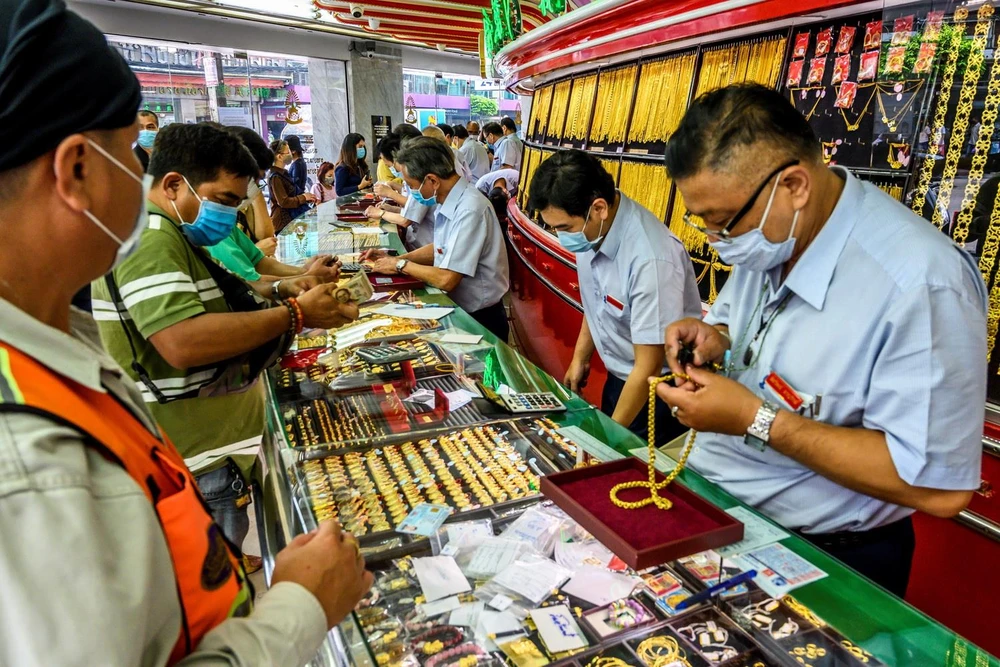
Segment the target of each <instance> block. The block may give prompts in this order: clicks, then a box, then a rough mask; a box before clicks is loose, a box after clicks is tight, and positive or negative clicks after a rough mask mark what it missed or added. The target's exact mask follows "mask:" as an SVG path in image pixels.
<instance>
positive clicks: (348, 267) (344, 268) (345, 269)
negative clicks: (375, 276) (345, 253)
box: [340, 263, 365, 273]
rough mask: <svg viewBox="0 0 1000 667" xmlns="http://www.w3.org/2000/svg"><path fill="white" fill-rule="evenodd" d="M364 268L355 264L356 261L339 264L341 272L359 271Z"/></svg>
mask: <svg viewBox="0 0 1000 667" xmlns="http://www.w3.org/2000/svg"><path fill="white" fill-rule="evenodd" d="M364 270H365V267H363V266H362V265H360V264H357V263H348V264H341V265H340V272H341V273H361V272H362V271H364Z"/></svg>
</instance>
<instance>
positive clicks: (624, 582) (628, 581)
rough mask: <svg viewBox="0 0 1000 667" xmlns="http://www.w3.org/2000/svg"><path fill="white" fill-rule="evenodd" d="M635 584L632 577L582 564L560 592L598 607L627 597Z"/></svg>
mask: <svg viewBox="0 0 1000 667" xmlns="http://www.w3.org/2000/svg"><path fill="white" fill-rule="evenodd" d="M636 584H638V581H637V580H636V579H635V578H634V577H630V576H627V575H624V574H618V573H616V572H608V571H607V570H602V569H599V568H596V567H587V566H584V567H581V568H580V569H579V570H577V572H576V574H574V575H573V578H572V579H570V580H569V582H568V583H566V585H564V586H563V587H562V592H563V593H568V594H570V595H573V596H575V597H578V598H580V599H581V600H586V601H587V602H589V603H591V604H594V605H597V606H599V607H600V606H603V605H606V604H611V603H612V602H614V601H615V600H621V599H622V598H624V597H627V596H628V595H629V593H631V592H632V589H633V588H635V587H636Z"/></svg>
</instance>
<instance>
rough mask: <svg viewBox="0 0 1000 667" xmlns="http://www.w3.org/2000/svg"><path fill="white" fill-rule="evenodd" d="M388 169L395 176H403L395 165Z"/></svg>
mask: <svg viewBox="0 0 1000 667" xmlns="http://www.w3.org/2000/svg"><path fill="white" fill-rule="evenodd" d="M389 171H391V172H392V175H393V176H395V177H396V178H402V177H403V172H401V171H400V170H398V169H396V168H395V167H389Z"/></svg>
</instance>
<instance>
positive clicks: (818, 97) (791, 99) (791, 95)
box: [788, 88, 823, 120]
mask: <svg viewBox="0 0 1000 667" xmlns="http://www.w3.org/2000/svg"><path fill="white" fill-rule="evenodd" d="M803 90H805V91H810V90H815V91H816V96H815V97H816V101H815V102H813V105H812V109H810V110H809V112H808V113H803V112H802V110H801V109H799V107H798V105H797V104H796V103H795V93H801V92H802V91H803ZM821 90H822V88H789V89H788V101H789V102H791V103H792V106H793V107H795V110H796V111H798V112H799V113H801V114H802V115H803V116H805V117H806V120H812V117H813V116H815V115H816V107H818V106H819V103H820V102H821V101H823V96H822V95H820V94H819V92H820V91H821Z"/></svg>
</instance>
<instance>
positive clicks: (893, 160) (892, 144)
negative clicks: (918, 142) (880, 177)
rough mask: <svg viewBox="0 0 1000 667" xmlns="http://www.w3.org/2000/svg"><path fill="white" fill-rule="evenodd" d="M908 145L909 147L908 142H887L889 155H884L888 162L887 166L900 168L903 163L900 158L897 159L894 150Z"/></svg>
mask: <svg viewBox="0 0 1000 667" xmlns="http://www.w3.org/2000/svg"><path fill="white" fill-rule="evenodd" d="M909 147H910V144H897V143H895V142H892V141H890V142H889V155H888V157H886V160H888V162H889V166H890V167H892V168H893V169H902V168H903V166H904V165H903V163H902V162H901V161H900V160H898V159H897V158H896V151H897V150H903V149H905V148H909Z"/></svg>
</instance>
